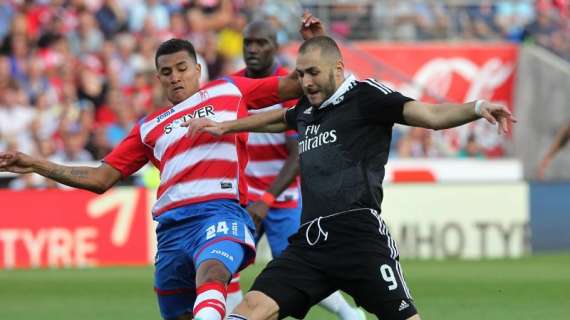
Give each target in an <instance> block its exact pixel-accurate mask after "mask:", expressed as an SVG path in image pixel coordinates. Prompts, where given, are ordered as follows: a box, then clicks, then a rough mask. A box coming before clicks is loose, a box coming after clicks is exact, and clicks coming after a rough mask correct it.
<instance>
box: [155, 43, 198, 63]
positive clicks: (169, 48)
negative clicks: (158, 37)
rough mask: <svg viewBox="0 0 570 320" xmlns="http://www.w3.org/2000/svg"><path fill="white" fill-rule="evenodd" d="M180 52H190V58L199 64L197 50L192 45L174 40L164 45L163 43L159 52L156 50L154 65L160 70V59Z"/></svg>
mask: <svg viewBox="0 0 570 320" xmlns="http://www.w3.org/2000/svg"><path fill="white" fill-rule="evenodd" d="M179 51H186V52H188V55H189V56H190V58H192V60H194V62H197V59H196V50H195V49H194V46H193V45H192V43H191V42H190V41H188V40H183V39H176V38H173V39H170V40H166V41H164V42H163V43H161V44H160V46H159V47H158V50H156V55H155V56H154V64H155V66H156V68H157V69H158V57H160V56H162V55H165V54H172V53H176V52H179Z"/></svg>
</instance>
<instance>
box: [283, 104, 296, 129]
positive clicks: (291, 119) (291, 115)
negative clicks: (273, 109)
mask: <svg viewBox="0 0 570 320" xmlns="http://www.w3.org/2000/svg"><path fill="white" fill-rule="evenodd" d="M285 122H286V123H287V128H289V129H293V130H295V131H296V130H297V106H293V107H291V108H289V109H287V111H285Z"/></svg>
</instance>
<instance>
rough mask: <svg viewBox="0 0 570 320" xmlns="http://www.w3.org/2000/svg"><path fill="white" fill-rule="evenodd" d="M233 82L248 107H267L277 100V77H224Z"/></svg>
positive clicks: (278, 100) (277, 101)
mask: <svg viewBox="0 0 570 320" xmlns="http://www.w3.org/2000/svg"><path fill="white" fill-rule="evenodd" d="M226 78H227V80H228V81H230V82H232V83H234V84H235V85H236V86H237V87H238V88H239V90H240V91H241V93H242V94H243V97H244V99H245V105H246V106H247V108H248V109H260V108H264V107H269V106H272V105H274V104H277V103H279V102H282V100H281V99H279V77H268V78H262V79H250V78H244V77H226Z"/></svg>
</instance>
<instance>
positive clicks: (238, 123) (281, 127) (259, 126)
mask: <svg viewBox="0 0 570 320" xmlns="http://www.w3.org/2000/svg"><path fill="white" fill-rule="evenodd" d="M182 126H183V127H188V133H187V135H188V136H189V137H192V136H194V135H195V134H198V133H201V132H206V133H209V134H211V135H214V136H221V135H224V134H228V133H235V132H283V131H285V130H287V124H286V122H285V110H284V109H279V110H272V111H267V112H261V113H258V114H255V115H252V116H249V117H245V118H240V119H238V120H231V121H223V122H216V121H212V120H210V119H208V118H197V119H190V120H188V121H186V122H184V123H183V124H182Z"/></svg>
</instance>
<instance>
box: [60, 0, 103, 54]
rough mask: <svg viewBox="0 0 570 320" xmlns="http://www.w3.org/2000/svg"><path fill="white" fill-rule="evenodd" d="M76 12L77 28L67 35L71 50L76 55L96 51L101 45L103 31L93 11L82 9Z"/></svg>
mask: <svg viewBox="0 0 570 320" xmlns="http://www.w3.org/2000/svg"><path fill="white" fill-rule="evenodd" d="M78 14H79V16H78V26H77V29H75V30H74V31H73V32H71V33H69V35H68V41H69V44H70V48H71V52H72V53H73V54H74V55H76V56H81V55H83V54H90V53H96V52H97V51H98V50H99V49H100V48H101V46H102V45H103V40H104V36H103V33H102V32H101V30H100V29H99V28H98V25H97V21H96V20H95V17H94V16H93V13H91V12H89V11H88V10H86V9H83V10H81V11H80V12H79V13H78Z"/></svg>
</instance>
